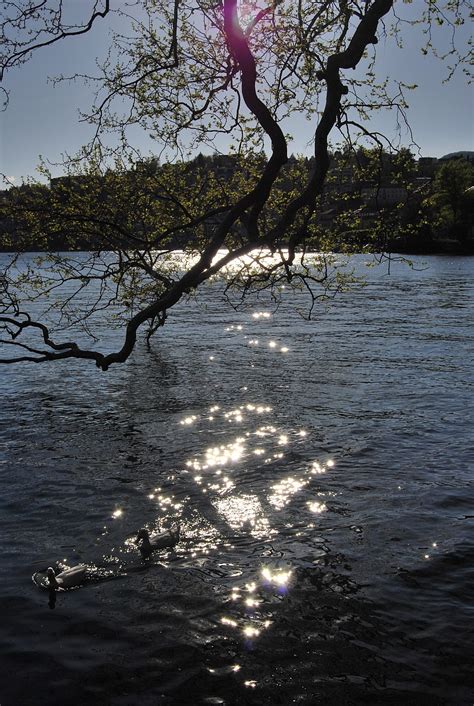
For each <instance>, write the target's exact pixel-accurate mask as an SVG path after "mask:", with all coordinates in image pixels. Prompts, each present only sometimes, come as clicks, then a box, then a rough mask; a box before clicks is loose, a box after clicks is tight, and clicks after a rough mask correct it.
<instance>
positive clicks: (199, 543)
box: [0, 257, 474, 706]
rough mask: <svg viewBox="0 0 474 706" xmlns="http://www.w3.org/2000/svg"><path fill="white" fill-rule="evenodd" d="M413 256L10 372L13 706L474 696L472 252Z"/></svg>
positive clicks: (218, 302) (2, 374) (215, 302)
mask: <svg viewBox="0 0 474 706" xmlns="http://www.w3.org/2000/svg"><path fill="white" fill-rule="evenodd" d="M422 263H423V264H422ZM357 264H358V263H357ZM415 265H416V268H415V269H410V268H409V267H407V266H402V265H397V266H392V270H391V274H390V276H389V275H387V272H386V269H382V268H375V269H373V270H371V271H370V272H369V275H368V284H367V287H365V289H363V290H361V291H357V292H355V293H354V292H352V293H350V294H349V293H348V294H343V295H341V296H339V297H338V298H337V299H336V300H335V301H334V302H332V303H331V304H330V305H328V306H327V307H326V306H323V305H321V306H320V307H319V308H318V311H317V313H316V316H315V318H314V320H313V321H311V322H307V321H304V320H303V319H301V318H300V317H299V316H298V314H297V313H296V309H298V308H300V307H301V302H298V301H296V300H295V299H294V298H292V297H290V298H289V301H287V302H286V303H285V304H284V305H283V306H281V307H280V308H279V309H278V310H277V311H275V310H274V309H273V308H272V306H271V305H270V303H269V302H268V301H265V300H262V301H260V302H255V306H254V307H253V308H251V309H249V310H247V311H245V312H235V311H233V310H232V309H231V308H229V306H228V305H226V304H225V303H224V302H223V301H222V299H221V298H220V296H219V293H218V290H217V289H213V288H212V287H211V288H208V289H207V290H206V291H205V292H204V294H203V295H202V297H201V298H200V299H199V300H198V301H197V302H193V303H190V304H189V303H188V304H187V305H183V306H180V307H178V309H177V310H176V311H175V312H173V314H172V316H170V319H169V321H168V323H167V326H166V327H165V329H163V331H162V332H160V334H159V335H158V336H157V337H156V339H155V341H154V343H153V346H152V350H151V351H148V350H147V349H146V347H145V345H144V344H141V345H139V346H138V348H137V351H136V353H135V354H134V356H133V358H132V359H131V360H130V361H129V362H128V363H127V364H125V365H123V366H115V367H113V368H111V369H110V371H109V372H107V373H101V372H99V371H97V370H96V369H95V368H94V367H93V366H92V365H91V364H87V363H82V362H77V363H76V362H73V363H59V364H56V365H37V366H35V365H23V366H21V367H15V368H13V367H2V368H0V380H1V391H2V400H1V426H0V477H1V496H0V537H1V546H2V557H1V569H2V578H1V584H0V605H1V608H2V614H3V619H2V622H1V624H0V655H1V656H0V662H1V665H2V673H3V676H2V680H1V684H0V703H1V704H2V706H23V705H24V706H26V705H28V704H38V703H42V704H63V705H64V704H65V705H67V704H103V705H106V704H114V705H115V704H117V705H122V704H123V705H128V704H130V705H133V704H143V705H145V706H146V705H148V704H150V705H151V704H230V705H234V704H236V705H237V704H255V705H257V704H271V705H273V704H284V705H285V706H286V705H288V704H291V703H296V704H308V705H312V704H337V705H338V706H339V704H358V703H361V704H362V703H363V704H403V705H405V704H430V705H431V704H456V705H458V704H472V703H473V701H474V696H473V693H474V679H473V677H472V673H471V667H472V663H471V658H472V631H471V630H470V627H472V624H473V620H472V619H473V607H472V606H473V603H472V598H473V595H472V594H473V585H474V570H473V559H474V541H473V521H474V509H473V499H474V497H473V496H474V491H473V478H472V467H473V455H474V454H473V446H474V443H473V432H472V429H473V425H472V422H473V420H472V415H471V412H472V397H473V387H474V385H473V370H474V365H473V362H474V361H473V357H474V356H473V352H474V345H473V330H474V301H473V289H474V286H473V274H474V260H473V259H472V258H471V259H469V258H460V257H459V258H456V259H453V258H449V257H436V258H435V257H430V258H424V259H421V258H415ZM115 335H116V334H110V340H109V341H108V342H107V341H106V342H105V343H108V345H110V346H111V347H113V346H114V345H115V346H116V345H117V343H118V339H114V336H115ZM104 345H105V344H104ZM178 520H179V521H180V523H181V533H182V539H181V541H180V543H179V544H178V545H177V546H176V548H175V550H171V551H169V552H162V553H159V554H154V555H153V557H152V558H151V559H150V560H149V561H143V560H142V559H141V557H140V554H139V553H138V551H137V549H136V547H135V544H134V542H133V539H134V536H135V535H136V532H137V530H138V529H139V528H140V527H142V526H145V527H147V528H149V529H150V530H155V529H156V530H160V529H163V528H165V527H167V526H170V525H173V524H174V523H175V522H177V521H178ZM81 562H85V563H87V564H88V566H89V574H88V580H87V581H86V583H85V584H84V585H83V586H82V587H80V588H79V589H76V590H73V591H67V592H63V593H61V592H60V593H58V594H57V595H56V602H55V604H52V602H51V600H49V596H48V592H47V591H43V590H41V589H40V588H39V587H38V586H36V585H35V584H34V583H33V582H32V581H31V576H32V574H34V573H35V572H39V576H40V577H41V576H42V575H44V571H45V569H46V568H47V567H48V566H49V565H52V566H54V567H55V568H60V567H61V566H64V565H69V566H70V565H74V564H77V563H81ZM48 601H49V603H48ZM52 608H54V609H52Z"/></svg>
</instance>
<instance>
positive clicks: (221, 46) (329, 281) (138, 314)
mask: <svg viewBox="0 0 474 706" xmlns="http://www.w3.org/2000/svg"><path fill="white" fill-rule="evenodd" d="M4 4H5V10H6V11H5V14H4V19H3V21H2V22H1V24H0V29H1V34H2V39H3V43H2V50H1V53H0V77H2V76H3V75H4V74H5V75H6V73H7V72H9V71H10V70H11V69H13V68H14V67H17V66H18V65H20V64H22V63H23V62H24V61H26V60H28V59H29V57H30V56H31V54H32V52H34V51H35V50H39V49H41V48H42V47H44V46H45V45H52V44H55V43H57V42H59V41H63V40H65V39H67V37H69V36H71V35H78V34H83V33H85V32H88V31H90V30H91V28H92V27H93V26H94V25H95V24H96V23H97V22H100V21H102V20H104V18H111V17H112V16H113V15H114V13H115V15H116V16H117V19H118V22H119V25H118V26H119V27H120V30H118V31H116V33H115V34H114V35H113V36H112V43H111V46H110V48H109V51H108V53H107V56H106V59H105V60H104V62H103V63H102V65H101V66H100V73H99V75H97V76H83V78H84V79H85V80H89V81H91V82H93V84H94V85H95V86H97V93H96V99H95V102H94V105H93V106H92V108H91V110H90V111H89V112H88V113H85V114H84V116H83V117H84V118H85V119H86V120H88V121H89V122H90V123H91V124H92V125H93V126H94V132H93V137H92V140H91V143H90V144H89V145H87V146H86V147H85V148H84V150H83V151H82V153H81V154H80V155H76V156H75V157H74V158H72V159H71V160H70V161H69V164H68V176H67V178H66V179H65V180H63V181H59V182H56V183H53V187H52V188H51V189H50V190H48V191H47V192H46V191H44V190H43V191H42V192H41V191H40V189H41V187H39V186H37V185H33V184H32V185H31V190H30V192H29V194H28V195H27V196H26V202H25V199H21V200H20V201H22V203H20V204H16V203H14V204H13V209H17V210H16V212H14V213H12V214H10V216H9V217H10V218H11V222H15V223H17V222H18V223H20V224H21V225H20V231H21V233H22V236H21V237H20V239H19V241H20V240H23V242H24V243H27V242H28V239H29V238H35V239H36V240H37V242H46V241H47V240H48V238H50V237H53V238H54V237H56V236H57V237H61V238H62V239H63V240H64V242H66V243H67V242H69V243H71V244H73V243H75V242H76V243H77V240H78V238H80V239H81V240H82V241H83V244H84V246H85V245H87V244H88V243H90V244H91V245H92V244H94V247H95V250H94V252H92V253H91V255H90V259H89V260H88V261H87V263H86V264H84V262H83V264H82V265H81V266H80V267H79V266H78V264H77V260H76V259H74V258H70V257H69V258H68V257H67V256H63V257H61V258H59V256H57V255H55V254H53V255H51V257H50V259H49V261H45V260H44V259H43V260H42V263H41V264H42V266H41V268H37V267H36V266H35V265H31V264H30V265H29V266H28V267H27V270H26V271H25V267H26V266H25V265H22V267H23V269H21V268H20V269H21V272H20V274H18V270H19V263H20V261H19V260H18V258H17V257H13V259H12V260H11V262H9V264H8V265H7V266H6V267H5V268H4V271H3V273H2V274H1V275H0V282H1V283H2V290H1V293H0V338H1V340H2V342H3V343H4V344H5V345H6V346H7V347H8V346H9V347H15V350H16V354H15V355H14V356H13V357H7V358H4V359H2V360H3V361H4V362H5V361H7V362H12V361H22V360H32V361H35V362H41V361H48V360H57V359H64V358H71V357H76V358H85V359H90V360H93V361H94V362H95V363H96V365H97V366H98V367H100V368H102V369H103V370H106V369H107V368H108V367H109V366H110V365H111V364H112V363H116V362H122V361H124V360H126V359H127V358H128V356H129V355H130V353H131V352H132V350H133V348H134V345H135V342H136V339H137V332H138V330H139V329H140V328H141V327H142V326H143V325H144V324H147V325H148V331H149V333H153V332H155V331H156V329H157V327H158V326H159V325H161V324H162V323H164V321H165V319H166V315H167V312H168V311H169V310H170V309H171V308H172V307H173V306H174V305H175V304H176V303H177V302H178V301H180V299H182V297H183V296H185V295H186V294H188V293H189V292H191V291H193V290H195V289H196V288H198V287H199V286H201V284H203V283H204V282H206V281H208V280H210V279H211V278H213V277H215V276H216V275H217V274H218V273H222V272H225V273H226V276H227V280H228V284H227V286H228V287H229V286H231V287H235V288H237V289H238V290H239V291H240V292H241V294H242V296H243V295H245V294H247V293H248V292H251V291H260V290H261V289H262V288H270V289H271V290H272V291H277V290H278V288H279V287H280V285H281V282H282V281H283V280H284V281H285V282H286V283H288V284H290V285H291V286H298V287H303V288H305V289H306V290H307V291H308V292H309V294H310V297H311V301H312V302H313V303H314V301H315V299H316V298H317V297H318V296H320V292H321V291H322V292H323V294H324V293H325V292H327V291H328V288H329V289H331V288H332V289H333V290H337V289H339V288H340V287H341V286H342V283H343V282H342V281H341V277H340V273H338V272H337V271H336V272H335V271H334V270H331V268H330V267H328V259H327V258H326V257H322V258H320V259H319V260H318V261H316V262H313V263H309V262H308V261H307V259H306V252H307V245H308V242H311V238H313V239H314V238H317V240H318V242H319V243H320V244H321V245H322V246H325V247H330V246H331V248H332V246H333V242H330V241H332V237H331V238H328V237H327V233H324V232H323V229H322V224H321V210H322V209H323V208H324V207H325V203H324V198H325V196H324V189H325V185H326V183H327V180H328V174H329V166H330V145H329V136H330V133H331V132H332V131H333V130H337V131H338V133H339V135H340V138H341V139H343V140H345V142H346V144H347V145H349V146H350V147H351V148H353V149H356V148H357V144H358V141H360V140H362V141H363V142H364V141H365V142H366V143H367V141H369V144H370V142H372V143H373V144H375V146H376V148H377V150H379V151H380V150H381V149H382V147H383V146H384V145H385V146H386V147H388V148H389V149H390V150H393V149H394V148H395V147H394V145H393V144H392V141H391V140H390V139H388V138H384V137H383V136H382V135H380V133H376V132H371V130H370V123H368V120H369V118H370V115H371V113H372V111H374V110H379V109H383V110H390V111H394V112H396V114H397V116H398V119H399V120H400V121H404V120H405V119H406V108H407V104H406V99H405V93H406V91H407V90H409V89H412V88H414V86H407V85H405V84H403V83H402V82H400V81H396V80H391V81H389V80H388V79H386V78H382V79H380V80H378V79H377V77H376V72H375V68H374V67H375V60H376V45H377V43H378V36H377V35H379V36H380V35H381V34H382V35H384V36H385V39H386V41H388V42H390V41H393V43H394V44H397V43H398V44H400V43H401V41H402V28H403V27H404V26H407V25H408V24H409V23H411V24H418V23H420V24H421V25H422V26H423V27H424V28H425V31H426V33H427V34H426V42H425V45H424V47H423V51H424V52H425V53H426V52H428V51H430V50H433V51H435V47H434V44H433V28H434V27H436V26H444V27H447V28H448V32H449V47H448V49H447V56H448V57H449V60H450V61H451V62H452V64H453V66H452V69H453V70H454V68H455V66H457V65H463V64H464V60H465V53H464V52H463V50H462V49H461V50H460V49H458V47H457V46H456V44H455V38H456V28H457V27H458V26H459V25H460V24H462V23H463V22H464V21H465V18H466V17H467V14H466V13H467V11H468V10H467V7H466V5H465V3H464V2H462V0H446V1H445V3H444V5H443V6H441V5H437V4H435V3H431V2H430V3H426V4H425V3H424V4H423V7H422V8H420V14H419V16H413V15H412V16H411V18H408V19H407V18H403V17H401V16H400V15H399V12H400V11H401V10H399V9H398V3H397V2H395V0H370V1H369V2H359V1H358V0H344V2H340V1H339V0H324V1H323V2H321V3H314V2H311V1H310V0H308V1H306V0H304V1H300V2H298V3H294V2H290V0H250V1H249V2H239V1H238V0H222V1H216V0H174V2H168V1H167V0H166V1H165V0H135V1H134V2H131V3H129V4H127V6H126V8H125V9H123V8H122V9H121V8H118V9H116V10H114V9H113V8H112V7H111V3H110V2H109V0H88V2H87V3H84V4H83V5H81V8H82V11H83V12H84V11H87V10H88V11H89V12H88V13H87V16H83V17H82V18H81V17H79V16H78V14H79V13H80V11H79V9H78V7H77V5H74V3H72V4H71V5H69V6H68V3H67V2H65V0H43V1H42V2H39V3H33V2H32V1H31V0H15V2H7V3H4ZM407 4H408V5H410V3H403V5H407ZM84 8H85V10H84ZM412 9H415V8H412ZM124 28H126V29H124ZM289 117H291V118H293V119H295V118H296V117H297V118H299V119H300V120H308V121H311V123H312V124H313V126H314V140H313V145H314V152H313V155H312V159H311V163H310V165H309V168H308V165H306V164H304V163H302V162H298V161H297V162H295V163H293V164H290V165H289V166H287V165H288V146H287V143H288V139H287V135H286V134H285V130H286V127H287V125H288V123H287V120H288V118H289ZM130 128H131V129H132V132H133V130H136V129H137V128H141V129H143V130H145V131H146V133H147V134H150V135H152V136H153V137H154V139H155V141H156V144H157V150H156V152H157V154H158V155H159V159H160V161H161V162H163V164H162V165H161V166H160V168H159V169H154V168H153V164H152V163H149V162H148V163H146V162H145V163H144V159H143V157H142V156H141V155H139V154H138V153H137V150H136V148H135V147H134V146H133V144H131V143H130V141H129V131H130ZM111 132H112V133H113V134H114V135H115V136H116V140H115V142H110V141H109V142H108V141H107V136H108V135H109V134H110V133H111ZM222 139H225V140H227V142H228V143H229V144H230V147H228V149H230V150H231V154H232V155H233V158H234V159H235V168H234V169H233V170H232V172H231V173H229V174H227V175H226V176H225V178H224V179H222V178H219V170H217V171H216V170H209V169H208V168H207V165H206V163H205V160H204V162H203V163H202V164H194V165H193V168H192V170H190V167H189V164H188V163H189V158H190V155H194V154H195V153H196V152H197V151H198V150H201V149H204V148H211V149H213V148H215V145H216V141H217V142H218V141H219V140H222ZM402 161H403V160H402ZM401 167H402V162H401V163H400V168H401ZM373 168H374V165H373V158H372V156H371V155H370V154H369V155H368V156H367V157H366V158H365V159H364V160H363V162H362V163H361V165H360V167H359V169H360V170H361V178H362V176H363V172H364V170H365V171H369V170H373ZM403 168H405V167H403ZM290 172H291V173H290ZM38 195H42V196H43V197H44V199H42V198H38ZM17 206H18V208H17ZM344 219H345V220H344ZM347 219H348V216H347V213H346V214H345V215H344V209H342V210H341V214H340V223H339V224H338V225H337V228H336V231H337V234H338V235H339V236H340V235H341V234H343V233H345V232H347V231H348V228H346V227H345V225H346V223H345V221H346V222H347ZM349 230H350V229H349ZM190 233H191V234H192V237H189V234H190ZM19 241H17V242H19ZM177 242H181V243H182V244H183V246H184V247H185V249H186V250H188V252H189V255H190V256H192V257H191V258H190V259H189V261H188V264H187V265H186V267H184V269H183V263H182V262H180V263H176V261H173V258H172V257H171V250H172V248H173V247H174V246H175V244H176V243H177ZM340 247H341V248H342V247H343V245H342V242H341V243H340ZM105 251H107V253H108V254H107V256H105V255H104V252H105ZM48 262H49V268H48ZM230 264H232V265H233V266H232V267H231V268H230V267H229V265H230ZM32 283H33V284H34V285H35V294H34V295H32V294H31V291H28V286H31V284H32ZM92 284H95V285H96V289H95V290H94V292H95V294H94V296H93V297H91V301H92V304H91V305H88V306H87V307H86V308H85V309H84V308H83V309H81V310H80V311H79V313H78V312H77V311H76V313H74V303H75V302H76V301H82V299H81V297H78V295H82V294H83V293H84V289H86V288H88V287H90V286H91V285H92ZM61 286H63V289H64V291H65V292H66V294H65V298H64V299H63V300H62V301H61V303H60V304H59V308H60V311H61V313H62V314H63V315H64V316H65V317H66V321H67V322H70V321H71V320H72V321H78V320H81V321H83V322H86V321H87V320H88V318H89V317H90V316H91V315H92V314H93V313H94V312H96V311H97V310H98V309H103V308H106V307H107V306H110V304H112V303H117V302H125V303H129V302H131V301H132V299H133V306H129V307H127V306H126V307H125V308H126V312H125V313H124V315H123V318H122V320H123V322H124V324H125V331H124V341H123V345H122V347H121V348H120V350H118V351H116V352H113V353H109V354H104V353H102V352H99V351H97V350H94V349H91V348H89V347H85V348H83V347H81V346H79V345H78V343H77V342H75V341H72V342H63V343H57V342H55V341H54V340H53V339H52V336H51V333H50V329H49V328H48V326H47V325H46V323H45V320H37V319H36V318H33V317H32V315H31V314H29V313H25V309H24V307H23V301H24V298H25V297H26V298H27V299H28V297H30V299H31V298H33V299H34V300H35V302H36V303H37V301H38V299H39V298H40V297H41V296H43V297H47V296H48V295H50V294H51V293H52V292H53V290H54V292H55V293H56V296H57V297H59V296H60V293H61ZM97 291H98V294H97ZM30 333H32V334H38V335H39V341H38V340H37V342H36V343H34V342H32V341H31V340H30V338H28V335H29V334H30ZM2 334H3V336H2Z"/></svg>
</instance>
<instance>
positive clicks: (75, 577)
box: [46, 564, 87, 590]
mask: <svg viewBox="0 0 474 706" xmlns="http://www.w3.org/2000/svg"><path fill="white" fill-rule="evenodd" d="M86 571H87V566H85V564H78V565H77V566H72V567H71V568H70V569H65V570H64V571H61V573H60V574H55V572H54V569H53V567H52V566H50V567H49V568H48V570H47V572H46V574H47V576H48V582H49V588H51V589H53V590H58V589H66V588H73V587H74V586H79V585H80V584H81V583H82V582H83V581H84V578H85V575H86Z"/></svg>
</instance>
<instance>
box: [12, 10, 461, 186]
mask: <svg viewBox="0 0 474 706" xmlns="http://www.w3.org/2000/svg"><path fill="white" fill-rule="evenodd" d="M420 2H423V0H415V3H414V4H415V5H416V4H417V3H420ZM462 31H463V32H464V33H465V34H467V32H468V31H469V28H463V30H462ZM108 32H109V28H108V24H107V18H106V19H105V20H102V21H100V22H99V23H98V24H97V25H95V27H94V28H93V30H92V31H91V32H90V33H89V34H87V35H83V36H80V37H74V38H69V39H67V40H65V41H63V42H59V43H57V44H55V45H54V46H53V47H48V48H45V49H42V50H40V51H38V52H36V53H34V54H33V57H32V59H31V60H30V61H29V62H28V63H27V64H25V65H23V66H21V67H19V68H17V69H14V70H12V71H11V72H10V73H9V74H8V75H7V77H6V81H5V83H4V85H5V87H6V88H7V89H8V90H9V92H10V101H9V105H8V107H7V110H6V111H5V112H3V113H0V172H3V173H4V174H7V175H8V176H9V177H11V179H12V181H13V182H14V183H17V184H18V183H20V182H21V179H22V178H23V177H27V176H38V175H37V173H36V167H37V164H38V162H39V155H42V156H43V157H44V158H46V159H47V160H49V161H51V162H53V163H54V162H58V161H60V158H61V154H62V153H64V152H69V153H74V152H75V151H77V150H78V149H79V148H80V146H81V145H82V144H85V143H86V142H87V140H88V138H89V137H90V135H91V129H92V128H91V127H90V126H88V125H86V124H84V123H81V122H80V121H79V116H78V108H79V107H82V108H85V109H87V108H88V107H89V106H90V105H91V102H92V97H91V89H90V88H89V87H87V86H85V85H83V84H82V82H81V81H79V80H76V81H75V82H73V83H60V84H56V85H53V84H52V83H51V81H48V77H54V76H57V75H59V74H64V75H72V74H74V73H76V72H83V71H85V72H87V71H88V70H92V71H93V68H94V61H95V58H96V57H97V56H103V54H104V47H105V46H106V44H107V36H108ZM419 39H420V37H419V36H416V35H415V34H413V33H412V34H411V35H408V36H407V41H406V46H405V47H404V48H403V49H401V50H398V49H397V48H396V47H394V45H393V42H390V43H387V42H386V41H385V40H383V39H381V41H380V42H379V45H378V46H377V67H378V70H379V72H380V73H381V74H383V73H387V74H388V75H389V76H393V77H396V78H398V79H401V80H404V81H406V82H407V83H416V84H418V86H419V88H418V89H417V90H416V91H413V92H410V93H409V95H408V98H409V104H410V108H409V111H408V116H409V121H410V125H411V127H412V129H413V133H414V137H415V140H416V142H417V144H418V145H419V146H420V153H421V154H422V155H424V156H435V157H440V156H442V155H444V154H447V153H449V152H455V151H458V150H474V127H473V126H474V101H473V92H472V89H470V88H469V87H468V86H467V84H466V79H465V77H464V75H463V74H462V73H461V72H459V73H457V74H456V75H455V76H454V78H452V79H451V81H450V82H449V83H443V79H444V78H445V76H446V69H445V67H443V65H442V64H440V62H439V61H437V60H436V59H434V58H433V57H425V56H423V55H422V54H421V51H420V45H419ZM371 126H373V127H374V128H375V129H378V130H382V131H384V132H387V133H389V134H390V133H393V132H394V131H395V128H396V119H395V115H393V114H392V115H388V116H387V115H385V116H376V117H375V118H374V120H373V122H371ZM288 127H289V129H290V131H291V132H292V134H293V135H294V139H293V141H292V142H291V143H290V144H289V151H290V152H293V153H295V154H308V155H310V154H311V153H312V148H311V145H310V141H311V138H312V134H313V131H314V126H311V125H310V124H309V123H307V122H306V121H303V120H301V118H300V119H295V120H290V122H289V126H288ZM405 137H406V144H408V143H409V136H408V134H407V135H406V136H405ZM403 140H404V141H405V138H403ZM137 144H138V146H139V147H140V149H141V150H142V151H144V152H149V153H153V152H155V153H156V152H158V151H159V150H158V149H156V146H155V145H154V144H153V142H152V141H151V139H150V138H149V137H147V136H146V135H144V136H138V137H137ZM220 147H221V149H222V148H224V149H225V145H224V146H222V145H221V146H220ZM62 172H63V170H62V169H61V168H60V167H59V166H58V167H55V166H52V173H53V175H58V174H61V173H62Z"/></svg>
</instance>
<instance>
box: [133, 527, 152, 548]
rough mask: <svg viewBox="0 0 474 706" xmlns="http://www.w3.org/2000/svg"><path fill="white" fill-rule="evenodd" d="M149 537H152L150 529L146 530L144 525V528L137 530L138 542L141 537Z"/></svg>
mask: <svg viewBox="0 0 474 706" xmlns="http://www.w3.org/2000/svg"><path fill="white" fill-rule="evenodd" d="M149 538H150V535H149V534H148V530H146V529H145V528H144V527H142V529H141V530H138V532H137V538H136V540H135V542H136V543H137V544H138V542H139V541H140V540H141V539H149Z"/></svg>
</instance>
